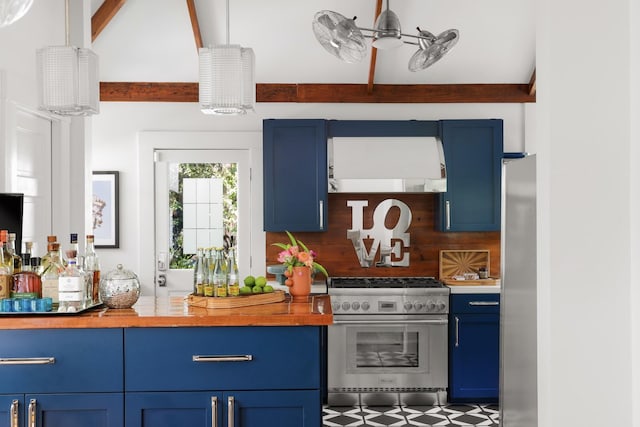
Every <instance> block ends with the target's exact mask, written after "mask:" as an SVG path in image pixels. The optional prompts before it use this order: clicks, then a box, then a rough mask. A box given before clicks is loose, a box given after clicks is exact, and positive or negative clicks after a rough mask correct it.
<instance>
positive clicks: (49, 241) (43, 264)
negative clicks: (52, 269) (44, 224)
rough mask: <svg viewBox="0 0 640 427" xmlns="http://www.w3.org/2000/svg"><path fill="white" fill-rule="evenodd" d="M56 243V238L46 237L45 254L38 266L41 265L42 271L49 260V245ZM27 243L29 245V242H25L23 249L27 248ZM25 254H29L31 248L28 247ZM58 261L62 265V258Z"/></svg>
mask: <svg viewBox="0 0 640 427" xmlns="http://www.w3.org/2000/svg"><path fill="white" fill-rule="evenodd" d="M57 242H58V238H57V237H56V236H47V253H46V254H45V255H44V256H43V257H42V260H41V261H40V264H41V265H42V269H43V270H46V269H47V266H48V265H49V259H50V253H51V244H52V243H57ZM27 243H28V244H29V245H30V244H31V242H25V248H27ZM27 252H29V253H31V246H29V248H28V250H27ZM60 260H61V261H62V262H63V264H64V260H63V259H62V256H60Z"/></svg>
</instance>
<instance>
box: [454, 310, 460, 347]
mask: <svg viewBox="0 0 640 427" xmlns="http://www.w3.org/2000/svg"><path fill="white" fill-rule="evenodd" d="M455 319H456V347H458V346H459V345H460V318H459V317H458V316H456V317H455Z"/></svg>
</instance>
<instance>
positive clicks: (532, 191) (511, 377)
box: [500, 155, 538, 427]
mask: <svg viewBox="0 0 640 427" xmlns="http://www.w3.org/2000/svg"><path fill="white" fill-rule="evenodd" d="M502 201H503V204H502V234H501V236H502V237H501V239H502V245H501V246H502V256H501V263H502V290H501V296H500V426H501V427H537V425H538V387H537V373H538V369H537V267H536V265H537V262H536V240H537V239H536V156H535V155H533V156H528V157H524V158H522V159H513V160H505V162H504V164H503V199H502Z"/></svg>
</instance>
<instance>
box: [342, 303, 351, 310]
mask: <svg viewBox="0 0 640 427" xmlns="http://www.w3.org/2000/svg"><path fill="white" fill-rule="evenodd" d="M350 307H351V304H349V303H348V302H346V301H345V302H343V303H342V309H343V310H344V311H347V310H349V308H350Z"/></svg>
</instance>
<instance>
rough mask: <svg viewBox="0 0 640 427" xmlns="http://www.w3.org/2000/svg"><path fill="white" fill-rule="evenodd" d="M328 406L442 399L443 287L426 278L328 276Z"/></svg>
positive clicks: (445, 307)
mask: <svg viewBox="0 0 640 427" xmlns="http://www.w3.org/2000/svg"><path fill="white" fill-rule="evenodd" d="M327 283H328V292H329V294H330V295H331V304H332V307H333V319H334V324H333V325H332V326H330V327H329V328H328V356H327V372H328V375H327V388H328V403H329V404H330V405H353V404H356V403H360V404H365V405H396V404H410V405H417V404H419V405H431V404H440V403H444V402H446V400H447V393H446V389H447V386H448V382H447V317H448V313H449V288H448V287H446V286H444V285H443V284H442V282H439V281H437V280H435V279H434V278H433V277H391V278H390V277H331V278H329V279H328V281H327Z"/></svg>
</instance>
